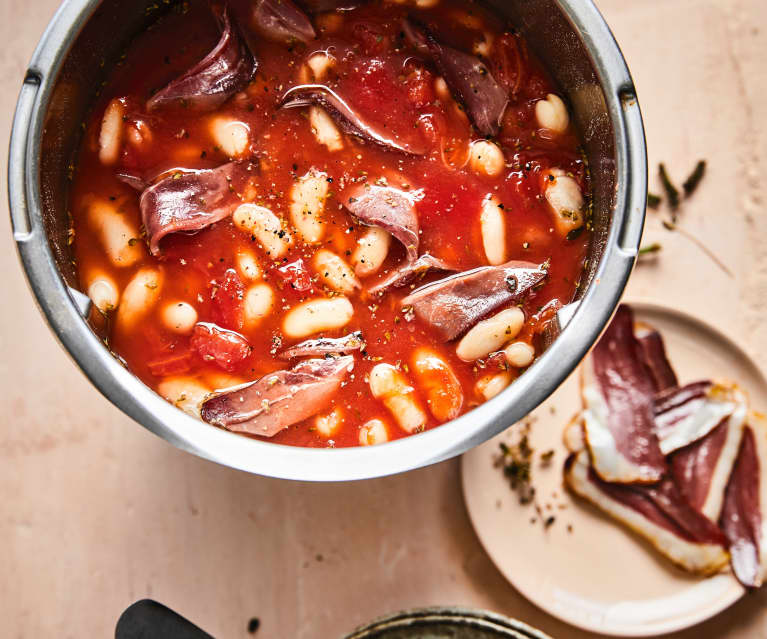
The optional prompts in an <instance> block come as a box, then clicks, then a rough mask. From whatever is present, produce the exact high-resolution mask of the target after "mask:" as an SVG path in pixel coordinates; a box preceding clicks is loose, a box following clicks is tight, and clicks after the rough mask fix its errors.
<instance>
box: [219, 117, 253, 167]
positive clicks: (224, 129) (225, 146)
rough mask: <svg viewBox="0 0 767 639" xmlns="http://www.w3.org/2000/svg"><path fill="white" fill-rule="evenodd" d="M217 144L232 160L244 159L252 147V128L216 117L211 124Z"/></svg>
mask: <svg viewBox="0 0 767 639" xmlns="http://www.w3.org/2000/svg"><path fill="white" fill-rule="evenodd" d="M210 133H211V135H212V136H213V141H214V142H215V144H216V145H217V146H218V147H220V148H221V150H222V151H223V152H224V153H226V154H227V155H228V156H229V157H230V158H239V157H242V156H243V155H244V154H245V153H246V152H247V150H248V147H249V146H250V128H249V127H248V125H247V124H245V123H244V122H240V121H239V120H233V119H231V118H227V117H221V116H220V117H215V118H213V120H212V121H211V123H210Z"/></svg>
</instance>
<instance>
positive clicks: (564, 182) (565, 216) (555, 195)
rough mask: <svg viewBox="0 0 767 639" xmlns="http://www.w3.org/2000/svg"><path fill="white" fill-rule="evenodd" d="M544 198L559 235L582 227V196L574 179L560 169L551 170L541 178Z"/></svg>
mask: <svg viewBox="0 0 767 639" xmlns="http://www.w3.org/2000/svg"><path fill="white" fill-rule="evenodd" d="M543 180H544V196H545V197H546V201H547V202H548V203H549V206H550V207H551V210H552V212H553V213H554V225H555V226H556V227H557V231H558V232H559V234H560V235H563V236H564V235H567V234H568V233H569V232H570V231H572V230H575V229H577V228H580V227H581V226H583V223H584V215H583V206H584V201H583V194H582V193H581V189H580V187H579V186H578V182H576V181H575V179H574V178H572V177H571V176H569V175H567V174H566V173H565V172H564V171H563V170H562V169H551V170H550V171H548V172H546V173H545V174H544V176H543Z"/></svg>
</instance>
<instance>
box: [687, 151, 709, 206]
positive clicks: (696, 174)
mask: <svg viewBox="0 0 767 639" xmlns="http://www.w3.org/2000/svg"><path fill="white" fill-rule="evenodd" d="M705 173H706V161H705V160H700V161H699V162H698V163H697V164H696V165H695V168H694V169H693V172H692V173H690V176H689V177H688V178H687V179H686V180H685V181H684V184H682V188H683V189H684V195H685V197H689V196H690V195H692V193H693V191H695V189H697V188H698V184H700V181H701V180H702V179H703V175H704V174H705Z"/></svg>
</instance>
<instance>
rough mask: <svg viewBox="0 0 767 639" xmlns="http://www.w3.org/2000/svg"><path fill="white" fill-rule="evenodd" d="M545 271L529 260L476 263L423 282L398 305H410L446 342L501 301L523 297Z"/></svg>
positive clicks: (504, 302) (470, 325)
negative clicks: (493, 264)
mask: <svg viewBox="0 0 767 639" xmlns="http://www.w3.org/2000/svg"><path fill="white" fill-rule="evenodd" d="M547 274H548V271H547V269H546V267H545V266H539V265H536V264H533V263H532V262H517V261H512V262H506V264H500V265H498V266H480V267H479V268H475V269H472V270H470V271H464V272H463V273H457V274H455V275H450V276H448V277H445V278H443V279H441V280H437V281H435V282H431V283H429V284H425V285H423V286H421V287H419V288H417V289H415V290H414V291H413V292H412V293H411V294H410V295H408V296H407V297H405V298H404V299H403V300H402V301H401V302H400V305H401V306H402V307H403V308H406V307H412V309H413V312H414V313H415V315H416V316H417V317H418V318H419V319H420V320H421V321H423V322H425V323H426V324H428V325H429V326H431V327H432V328H434V329H436V331H437V334H438V335H439V336H440V337H441V338H442V339H443V340H444V341H446V342H448V341H450V340H453V339H455V338H457V337H460V336H461V335H463V334H464V333H465V332H466V331H468V330H469V329H470V328H471V327H472V326H474V325H475V324H476V323H477V322H479V321H480V320H481V319H483V318H484V317H486V316H487V315H489V314H490V313H492V312H493V311H495V310H496V309H498V308H500V307H501V306H503V305H504V304H508V303H509V302H512V301H516V300H520V299H523V298H524V297H525V296H526V295H527V294H528V293H530V291H531V290H532V289H533V288H534V287H535V286H537V285H538V284H539V283H540V282H542V281H543V280H544V279H545V278H546V276H547Z"/></svg>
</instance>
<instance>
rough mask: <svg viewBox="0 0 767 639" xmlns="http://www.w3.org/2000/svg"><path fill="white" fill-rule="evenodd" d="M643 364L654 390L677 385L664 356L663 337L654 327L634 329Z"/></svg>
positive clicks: (671, 369)
mask: <svg viewBox="0 0 767 639" xmlns="http://www.w3.org/2000/svg"><path fill="white" fill-rule="evenodd" d="M636 336H637V339H638V340H639V345H640V346H641V347H642V355H643V361H644V363H645V366H647V368H648V369H649V371H650V375H651V376H652V380H653V384H654V385H655V390H656V391H662V390H666V389H667V388H674V387H675V386H678V385H679V381H678V380H677V377H676V373H675V372H674V369H673V368H672V366H671V362H669V361H668V357H667V356H666V347H665V345H664V344H663V337H662V336H661V334H660V333H659V332H658V331H656V330H655V329H652V328H649V327H646V326H643V327H640V328H638V329H637V330H636Z"/></svg>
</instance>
